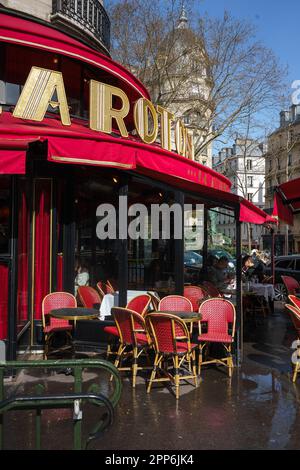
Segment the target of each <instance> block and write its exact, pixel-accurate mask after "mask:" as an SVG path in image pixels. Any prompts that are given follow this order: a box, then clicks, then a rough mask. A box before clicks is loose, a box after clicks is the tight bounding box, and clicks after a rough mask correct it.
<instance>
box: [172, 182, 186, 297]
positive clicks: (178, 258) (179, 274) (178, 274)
mask: <svg viewBox="0 0 300 470" xmlns="http://www.w3.org/2000/svg"><path fill="white" fill-rule="evenodd" d="M175 202H176V204H179V205H180V206H181V226H182V236H181V238H180V239H176V240H174V246H175V290H176V294H177V295H183V287H184V194H183V192H182V191H175ZM174 223H176V221H175V220H174Z"/></svg>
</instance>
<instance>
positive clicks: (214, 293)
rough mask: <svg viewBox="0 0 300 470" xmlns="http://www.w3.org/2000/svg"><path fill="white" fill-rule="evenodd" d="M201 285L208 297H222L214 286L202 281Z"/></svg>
mask: <svg viewBox="0 0 300 470" xmlns="http://www.w3.org/2000/svg"><path fill="white" fill-rule="evenodd" d="M202 284H203V287H204V289H205V290H206V292H207V293H208V295H209V296H210V297H222V294H221V293H220V292H219V290H218V289H217V288H216V286H214V285H213V284H212V283H211V282H209V281H203V282H202Z"/></svg>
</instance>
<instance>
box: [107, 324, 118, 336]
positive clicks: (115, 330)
mask: <svg viewBox="0 0 300 470" xmlns="http://www.w3.org/2000/svg"><path fill="white" fill-rule="evenodd" d="M103 331H105V333H107V334H109V335H113V336H119V332H118V328H117V327H116V326H105V327H104V328H103Z"/></svg>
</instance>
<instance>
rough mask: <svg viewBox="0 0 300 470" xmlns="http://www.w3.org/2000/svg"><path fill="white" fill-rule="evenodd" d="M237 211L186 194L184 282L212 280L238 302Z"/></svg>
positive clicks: (197, 282)
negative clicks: (236, 297)
mask: <svg viewBox="0 0 300 470" xmlns="http://www.w3.org/2000/svg"><path fill="white" fill-rule="evenodd" d="M235 224H236V221H235V213H234V210H233V209H232V208H229V207H214V206H213V205H212V204H211V203H209V204H208V202H207V201H205V200H204V199H200V198H195V197H191V196H188V195H186V196H185V217H184V283H185V284H193V285H203V286H204V287H205V284H206V283H207V282H208V283H211V284H213V285H214V286H215V287H217V289H218V290H219V291H220V292H222V293H223V294H224V295H225V297H228V298H229V299H230V300H232V301H235V295H236V239H235V233H236V232H235Z"/></svg>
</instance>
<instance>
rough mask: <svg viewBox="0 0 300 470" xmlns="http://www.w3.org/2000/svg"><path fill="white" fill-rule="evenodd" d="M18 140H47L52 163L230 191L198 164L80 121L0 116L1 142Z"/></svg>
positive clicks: (226, 183) (222, 179)
mask: <svg viewBox="0 0 300 470" xmlns="http://www.w3.org/2000/svg"><path fill="white" fill-rule="evenodd" d="M17 138H18V139H24V141H26V140H27V141H28V142H32V141H33V140H40V141H46V140H47V142H48V155H47V158H48V160H49V161H52V162H55V163H69V164H84V165H97V166H105V167H114V168H121V169H127V170H132V169H139V170H143V169H144V170H145V171H146V170H149V171H153V172H155V174H158V173H162V174H165V175H167V176H168V177H169V178H175V179H176V181H177V184H180V181H186V182H189V183H196V184H197V186H205V187H210V188H215V189H220V190H222V191H228V192H229V191H230V188H231V182H230V180H229V179H227V178H226V177H225V176H223V175H221V174H220V173H217V172H216V171H214V170H212V169H211V168H208V167H206V166H204V165H201V164H200V163H198V162H194V161H192V160H189V159H187V158H185V157H182V156H180V155H178V154H176V153H174V152H169V151H167V150H164V149H162V148H161V147H160V146H159V145H147V144H144V143H142V142H140V141H138V140H137V139H133V138H130V139H129V138H128V139H125V138H121V137H118V136H113V135H109V134H104V133H101V132H97V131H93V130H91V129H89V127H88V125H87V122H86V121H83V120H79V119H78V120H75V119H74V120H73V121H72V125H71V126H63V125H62V124H61V122H60V120H59V119H57V118H56V117H53V118H50V117H47V118H45V119H44V120H43V121H42V122H41V123H37V122H33V121H29V120H23V119H17V118H14V117H13V116H12V114H11V113H8V112H4V113H2V114H0V141H2V142H4V141H7V140H8V139H10V140H15V139H17Z"/></svg>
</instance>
